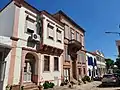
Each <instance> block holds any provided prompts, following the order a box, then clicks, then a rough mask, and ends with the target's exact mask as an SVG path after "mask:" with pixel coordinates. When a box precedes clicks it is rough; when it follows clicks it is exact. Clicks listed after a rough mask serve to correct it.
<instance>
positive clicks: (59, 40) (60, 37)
mask: <svg viewBox="0 0 120 90" xmlns="http://www.w3.org/2000/svg"><path fill="white" fill-rule="evenodd" d="M57 41H58V42H60V43H62V32H61V31H60V30H59V29H58V28H57Z"/></svg>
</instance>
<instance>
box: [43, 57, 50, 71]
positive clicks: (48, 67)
mask: <svg viewBox="0 0 120 90" xmlns="http://www.w3.org/2000/svg"><path fill="white" fill-rule="evenodd" d="M45 57H47V58H48V59H46V61H47V60H48V62H47V63H48V66H47V65H46V64H45ZM45 66H47V67H45ZM46 68H47V69H48V70H45V69H46ZM43 71H44V72H50V56H47V55H44V68H43Z"/></svg>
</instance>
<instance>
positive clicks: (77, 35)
mask: <svg viewBox="0 0 120 90" xmlns="http://www.w3.org/2000/svg"><path fill="white" fill-rule="evenodd" d="M76 40H77V41H80V34H79V33H78V32H76Z"/></svg>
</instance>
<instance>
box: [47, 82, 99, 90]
mask: <svg viewBox="0 0 120 90" xmlns="http://www.w3.org/2000/svg"><path fill="white" fill-rule="evenodd" d="M100 84H101V82H98V81H93V82H90V83H87V84H82V85H74V86H73V88H68V86H59V87H54V88H52V89H47V90H92V88H94V87H96V86H98V85H100Z"/></svg>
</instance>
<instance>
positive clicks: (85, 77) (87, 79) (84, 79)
mask: <svg viewBox="0 0 120 90" xmlns="http://www.w3.org/2000/svg"><path fill="white" fill-rule="evenodd" d="M82 81H83V82H84V83H85V81H88V82H91V80H90V77H89V76H84V77H83V78H82Z"/></svg>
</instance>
